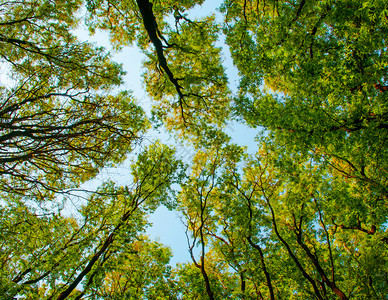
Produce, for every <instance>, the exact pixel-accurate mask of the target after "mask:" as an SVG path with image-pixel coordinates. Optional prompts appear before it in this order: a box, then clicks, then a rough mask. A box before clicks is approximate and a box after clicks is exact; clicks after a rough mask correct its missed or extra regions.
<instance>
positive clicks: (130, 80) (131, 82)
mask: <svg viewBox="0 0 388 300" xmlns="http://www.w3.org/2000/svg"><path fill="white" fill-rule="evenodd" d="M220 2H221V1H214V0H208V1H205V3H204V4H203V5H202V6H197V7H196V8H194V9H192V10H190V11H188V12H186V13H188V17H189V18H198V17H202V16H206V15H208V14H209V13H216V14H217V10H216V8H217V7H218V6H219V4H220ZM76 34H77V35H78V36H79V38H80V39H81V40H83V41H89V42H92V43H96V44H97V45H98V46H103V47H105V48H106V49H107V50H110V49H111V47H110V45H109V37H108V34H106V33H103V32H97V33H96V34H95V35H94V36H89V35H88V32H87V31H86V30H82V29H79V30H77V31H76ZM219 46H225V45H224V43H223V37H222V36H220V42H219ZM223 55H224V66H225V67H226V72H227V76H228V78H229V83H230V88H231V90H232V91H235V90H236V88H237V85H238V71H237V70H236V68H235V67H234V66H233V63H232V60H231V58H230V54H229V51H228V50H227V49H226V48H225V47H223ZM113 59H114V60H115V61H116V62H119V63H122V64H123V68H124V70H125V71H126V72H127V74H126V75H125V77H124V80H125V83H124V85H123V87H122V88H123V89H127V90H131V91H133V95H134V97H135V98H136V99H137V100H138V103H139V104H140V105H141V106H142V107H143V108H144V109H145V111H146V112H147V113H148V114H149V113H150V109H151V100H150V99H149V97H148V95H147V93H146V91H145V89H144V88H143V83H142V77H141V74H142V72H143V70H142V60H143V59H144V55H143V54H142V53H141V52H140V51H139V49H138V48H137V47H135V46H133V47H124V48H123V49H122V50H121V51H120V52H118V53H117V52H116V53H114V55H113ZM226 131H227V133H228V134H229V135H230V136H231V137H232V141H233V142H234V143H237V144H239V145H241V146H246V147H247V149H248V152H249V153H254V152H255V151H256V149H257V145H256V144H255V143H254V142H253V141H254V138H255V136H256V134H257V133H258V130H257V129H251V128H247V127H246V126H243V125H241V124H238V123H236V122H232V123H230V124H229V125H228V126H227V128H226ZM147 138H148V140H149V141H154V140H156V139H161V141H162V142H167V143H168V144H170V143H171V141H172V140H171V138H169V136H168V135H167V134H166V133H163V132H162V133H159V132H156V131H155V130H152V131H150V132H149V133H148V136H147ZM175 147H176V149H177V153H178V155H180V156H181V157H182V159H184V160H185V159H186V160H189V159H190V157H191V156H192V155H193V154H194V153H191V151H192V150H191V149H190V148H187V147H185V146H183V145H179V144H176V145H175ZM186 162H187V161H186ZM128 165H129V162H128V161H127V162H126V163H124V164H123V165H121V166H119V167H117V168H114V169H113V168H109V169H106V170H104V171H103V172H102V173H101V175H100V176H99V178H97V184H98V182H99V181H100V182H102V181H104V180H107V179H111V180H113V181H115V182H117V183H118V184H128V182H126V181H127V180H128V177H129V168H128ZM149 220H150V221H151V222H152V223H153V226H152V227H150V228H148V230H147V234H149V235H150V236H151V238H152V239H155V240H157V241H160V242H162V243H163V244H164V245H166V246H169V247H171V249H172V251H173V258H172V260H171V264H172V265H175V263H178V262H181V263H182V262H186V261H190V256H189V253H188V247H187V240H186V235H185V228H184V225H183V224H182V222H181V220H180V216H179V215H178V213H177V212H171V211H168V210H167V209H166V208H165V207H160V208H158V209H157V211H156V212H155V213H154V214H153V215H151V216H150V219H149Z"/></svg>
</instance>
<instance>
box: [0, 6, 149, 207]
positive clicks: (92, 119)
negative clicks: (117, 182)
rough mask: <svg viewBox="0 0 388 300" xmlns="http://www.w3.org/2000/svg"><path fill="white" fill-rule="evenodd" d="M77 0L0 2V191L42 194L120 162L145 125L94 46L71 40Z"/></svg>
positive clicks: (116, 72) (114, 69) (117, 70)
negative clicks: (0, 77)
mask: <svg viewBox="0 0 388 300" xmlns="http://www.w3.org/2000/svg"><path fill="white" fill-rule="evenodd" d="M81 4H82V2H81V1H66V2H64V3H60V2H52V1H44V0H42V1H23V2H20V1H7V2H4V3H2V4H1V7H0V8H1V11H0V14H1V15H0V18H1V24H0V26H1V33H0V43H1V50H0V60H1V64H2V67H3V68H4V72H3V82H2V83H1V86H0V92H1V100H0V144H1V150H0V163H1V167H0V174H1V179H0V193H1V194H2V195H3V197H6V196H7V195H9V194H18V195H20V196H23V195H33V197H36V198H40V199H45V200H48V199H49V198H52V197H53V195H54V194H55V193H56V192H64V191H66V189H69V188H74V187H78V186H79V184H80V183H82V182H85V181H86V180H88V179H90V178H93V177H94V176H95V175H96V174H97V173H98V172H99V170H101V169H102V167H104V166H108V165H113V164H117V163H120V162H122V161H123V160H124V159H125V157H126V154H127V153H128V152H129V151H130V150H131V149H132V148H133V146H134V144H135V143H136V142H137V141H139V140H140V139H141V136H142V134H143V133H144V132H145V130H146V129H147V128H148V121H147V119H146V118H145V115H144V113H143V110H142V109H141V108H140V107H139V106H138V105H137V104H136V103H135V101H134V100H133V99H132V98H131V96H130V94H129V93H128V92H120V93H117V92H115V89H116V90H117V87H118V86H119V85H120V84H121V83H122V75H123V74H124V72H123V71H122V69H121V66H119V65H118V64H116V63H114V62H112V61H110V58H109V55H108V54H106V53H104V51H103V49H102V48H96V47H95V46H93V45H91V44H88V43H81V42H79V41H77V39H76V37H75V36H74V34H72V33H71V32H72V30H74V29H75V28H76V26H77V24H78V18H77V17H76V14H77V13H78V11H79V9H80V7H81Z"/></svg>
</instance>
